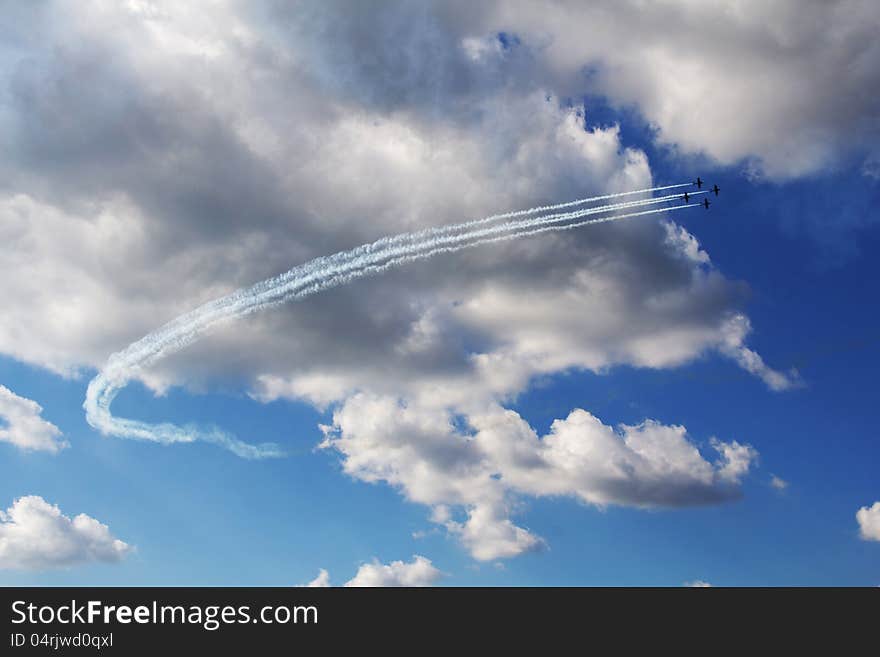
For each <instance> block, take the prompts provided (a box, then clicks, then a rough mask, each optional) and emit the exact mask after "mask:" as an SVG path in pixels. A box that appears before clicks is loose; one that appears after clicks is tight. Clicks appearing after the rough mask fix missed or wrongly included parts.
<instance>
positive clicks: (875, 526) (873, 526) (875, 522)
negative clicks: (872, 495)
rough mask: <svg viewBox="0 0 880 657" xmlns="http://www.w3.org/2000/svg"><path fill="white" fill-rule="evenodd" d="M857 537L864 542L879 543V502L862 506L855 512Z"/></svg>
mask: <svg viewBox="0 0 880 657" xmlns="http://www.w3.org/2000/svg"><path fill="white" fill-rule="evenodd" d="M856 521H857V522H858V523H859V535H860V536H861V537H862V538H863V539H865V540H866V541H880V502H874V504H873V506H863V507H862V508H861V509H859V510H858V511H857V512H856Z"/></svg>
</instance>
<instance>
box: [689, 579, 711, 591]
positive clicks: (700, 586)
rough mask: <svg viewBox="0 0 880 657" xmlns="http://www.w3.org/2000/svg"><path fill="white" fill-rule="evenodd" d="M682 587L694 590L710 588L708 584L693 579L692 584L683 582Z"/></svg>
mask: <svg viewBox="0 0 880 657" xmlns="http://www.w3.org/2000/svg"><path fill="white" fill-rule="evenodd" d="M684 586H689V587H690V588H694V589H708V588H711V587H712V585H711V584H709V582H706V581H703V580H701V579H695V580H694V581H693V582H685V583H684Z"/></svg>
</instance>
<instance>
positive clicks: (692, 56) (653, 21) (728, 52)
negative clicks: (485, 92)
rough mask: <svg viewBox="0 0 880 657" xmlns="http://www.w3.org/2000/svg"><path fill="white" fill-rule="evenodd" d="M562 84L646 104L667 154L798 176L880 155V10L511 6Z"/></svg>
mask: <svg viewBox="0 0 880 657" xmlns="http://www.w3.org/2000/svg"><path fill="white" fill-rule="evenodd" d="M484 17H485V22H484V23H481V25H486V26H489V25H495V26H503V28H504V29H507V30H510V31H512V32H513V33H515V34H517V35H521V38H522V39H523V41H524V42H525V43H527V44H529V45H530V46H531V47H532V48H534V49H535V50H537V51H538V52H540V56H541V59H542V62H543V63H544V65H545V66H546V70H547V72H548V73H549V74H551V75H555V76H556V77H557V79H559V80H561V81H562V82H563V83H567V84H568V85H571V87H572V88H578V87H579V85H583V84H585V79H588V80H589V82H590V83H592V84H593V85H595V86H594V87H592V88H593V89H595V90H596V91H598V92H599V93H603V94H606V95H608V96H609V97H610V98H611V99H612V100H613V101H614V102H616V103H619V104H621V105H634V106H636V107H638V109H639V110H640V111H641V112H642V114H643V115H644V116H645V117H646V118H647V119H648V120H649V121H650V122H651V123H653V124H654V125H655V126H656V128H657V130H658V133H659V134H658V136H659V139H660V140H661V141H664V142H666V143H669V144H672V145H675V146H676V147H677V148H679V149H680V150H682V151H683V152H692V153H705V154H706V155H708V156H709V157H711V158H713V159H715V160H717V161H719V162H721V163H724V164H735V163H739V162H742V161H746V162H748V163H749V164H750V165H751V166H752V169H753V170H754V172H755V173H757V174H766V175H769V176H774V177H783V178H785V177H794V176H799V175H803V174H807V173H814V172H816V171H819V170H820V169H822V168H825V167H827V166H833V165H836V164H839V163H840V162H842V161H845V160H847V159H849V158H852V157H857V158H863V159H865V162H866V163H865V167H866V170H867V171H870V170H872V169H871V163H872V162H874V161H876V157H877V154H878V152H880V129H878V124H877V117H878V116H880V101H878V99H877V96H876V94H873V93H872V91H871V90H873V89H875V88H876V87H877V86H878V85H880V71H878V68H877V66H875V64H874V63H875V62H876V61H877V59H878V58H880V44H878V42H877V39H876V38H875V36H874V35H875V34H876V32H877V29H878V27H880V15H878V13H877V8H876V5H875V4H874V3H873V2H871V0H847V1H843V2H833V3H829V2H822V1H821V0H807V1H806V2H803V1H801V0H783V1H782V2H773V3H768V2H762V1H761V0H746V1H744V2H735V3H732V2H726V1H725V0H709V1H708V2H693V0H672V1H670V2H664V3H644V2H639V1H638V0H624V1H623V2H612V0H607V1H600V2H589V3H585V2H578V1H577V0H563V1H562V2H554V3H552V5H551V6H547V5H545V4H542V3H533V2H526V1H522V2H513V3H510V2H504V3H497V4H494V5H493V6H492V8H491V9H487V10H486V11H485V14H484Z"/></svg>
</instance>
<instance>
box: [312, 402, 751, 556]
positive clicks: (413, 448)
mask: <svg viewBox="0 0 880 657" xmlns="http://www.w3.org/2000/svg"><path fill="white" fill-rule="evenodd" d="M464 422H465V423H466V426H464V427H463V426H461V425H462V420H461V418H456V417H454V416H453V415H452V413H451V412H450V411H449V410H448V409H445V408H441V407H437V406H428V405H420V404H418V403H417V402H410V403H408V404H404V403H401V402H400V401H398V400H397V399H395V398H392V397H387V396H384V397H378V396H370V395H366V394H357V395H355V396H353V397H351V398H349V399H348V400H347V401H346V402H345V403H344V404H343V405H342V406H341V407H340V408H339V409H338V410H337V411H336V412H335V413H334V414H333V424H332V426H327V427H325V432H326V434H327V438H326V440H325V441H324V443H323V446H324V447H325V448H331V449H334V450H336V451H338V452H339V453H340V454H341V455H342V457H343V467H344V470H345V471H346V472H347V473H348V474H350V475H351V476H353V477H356V478H357V479H360V480H363V481H367V482H379V481H381V482H385V483H388V484H390V485H392V486H395V487H397V488H398V489H399V490H400V491H401V492H402V493H403V494H404V495H405V496H406V497H407V499H409V500H412V501H414V502H418V503H420V504H425V505H428V506H430V507H431V508H432V513H431V519H432V520H433V521H434V522H435V523H437V524H438V525H441V526H443V527H445V528H446V529H447V530H448V531H449V532H450V533H452V534H453V535H455V536H457V537H458V538H459V539H460V540H461V542H462V543H463V544H464V545H465V547H466V548H467V549H468V550H469V552H470V553H471V554H472V555H473V556H474V558H476V559H479V560H492V559H499V558H506V557H512V556H516V555H518V554H521V553H523V552H527V551H532V550H538V549H540V548H541V547H542V546H543V541H542V539H541V538H540V537H539V536H536V535H535V534H533V533H532V532H530V531H529V530H528V529H527V528H524V527H520V526H517V525H516V524H515V523H514V522H513V520H512V519H511V516H512V515H513V514H514V513H515V511H516V507H517V500H518V498H519V497H520V496H523V495H528V496H570V497H573V498H575V499H578V500H580V501H582V502H584V503H587V504H594V505H599V506H606V505H611V504H618V505H629V506H636V507H643V508H650V507H675V506H685V505H695V504H710V503H716V502H722V501H724V500H728V499H732V498H735V497H737V496H738V495H739V487H738V484H739V482H740V480H741V478H742V477H743V476H744V475H745V474H746V473H747V472H748V470H749V468H750V467H751V465H752V464H753V463H754V461H755V459H756V458H757V452H756V451H755V450H754V449H753V448H752V447H750V446H748V445H743V444H740V443H738V442H736V441H731V442H729V443H725V442H721V441H719V440H717V439H713V440H712V441H710V444H709V445H708V446H707V450H706V451H708V452H709V453H710V454H714V457H713V458H711V459H707V458H706V456H704V455H703V453H701V451H700V449H699V448H698V446H697V445H696V444H695V443H694V442H693V441H692V440H690V439H689V437H688V435H687V432H686V431H685V428H684V427H681V426H666V425H661V424H659V423H657V422H653V421H645V422H644V423H642V424H640V425H637V426H621V427H619V428H618V429H617V430H615V429H614V428H613V427H609V426H607V425H605V424H603V423H602V422H601V421H600V420H599V419H598V418H596V417H595V416H593V415H591V414H590V413H589V412H587V411H584V410H581V409H576V410H574V411H572V412H571V413H570V414H569V416H568V417H567V418H565V419H563V420H556V421H555V422H553V425H552V426H551V429H550V432H549V433H548V434H547V435H546V436H538V435H537V434H536V433H535V431H534V430H533V429H532V427H530V426H529V424H528V423H527V422H526V421H525V420H524V419H523V418H522V417H520V416H519V415H518V414H517V413H516V412H514V411H512V410H508V409H504V408H502V407H499V406H497V405H493V406H489V407H486V408H482V409H475V408H473V409H471V410H470V412H469V413H468V415H467V416H466V418H465V420H464Z"/></svg>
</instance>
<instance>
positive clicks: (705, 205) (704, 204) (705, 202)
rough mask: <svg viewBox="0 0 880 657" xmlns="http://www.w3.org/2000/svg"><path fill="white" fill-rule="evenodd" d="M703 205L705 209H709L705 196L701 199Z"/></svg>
mask: <svg viewBox="0 0 880 657" xmlns="http://www.w3.org/2000/svg"><path fill="white" fill-rule="evenodd" d="M703 207H704V208H706V209H707V210H708V209H709V199H707V198H704V199H703Z"/></svg>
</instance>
